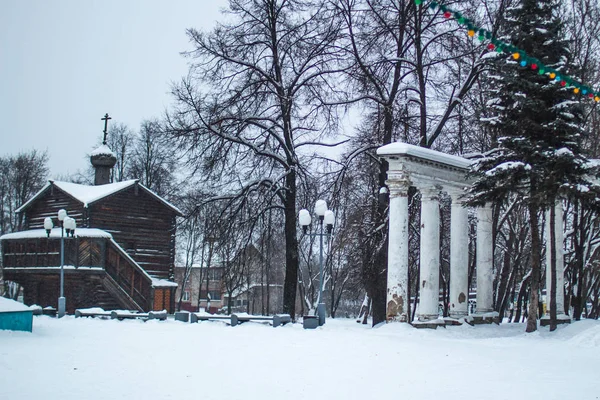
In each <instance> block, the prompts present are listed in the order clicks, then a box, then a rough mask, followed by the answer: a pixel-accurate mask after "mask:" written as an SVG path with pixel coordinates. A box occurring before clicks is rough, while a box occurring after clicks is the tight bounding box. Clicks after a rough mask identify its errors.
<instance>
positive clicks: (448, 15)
mask: <svg viewBox="0 0 600 400" xmlns="http://www.w3.org/2000/svg"><path fill="white" fill-rule="evenodd" d="M451 16H452V13H451V12H450V11H446V12H445V13H444V17H446V18H450V17H451Z"/></svg>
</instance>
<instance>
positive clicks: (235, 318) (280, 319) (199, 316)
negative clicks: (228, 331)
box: [190, 313, 292, 328]
mask: <svg viewBox="0 0 600 400" xmlns="http://www.w3.org/2000/svg"><path fill="white" fill-rule="evenodd" d="M190 316H191V319H190V321H191V323H196V322H200V321H212V320H221V321H227V320H229V323H230V324H231V326H237V325H240V324H243V323H244V322H248V321H270V322H272V324H273V328H277V327H278V326H281V325H285V324H287V323H289V322H292V318H291V317H290V316H289V315H288V314H277V315H273V316H272V317H267V316H263V315H248V314H231V316H229V315H215V314H205V313H191V315H190Z"/></svg>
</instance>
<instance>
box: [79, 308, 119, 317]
mask: <svg viewBox="0 0 600 400" xmlns="http://www.w3.org/2000/svg"><path fill="white" fill-rule="evenodd" d="M110 316H111V315H110V311H104V310H103V309H102V308H100V307H93V308H78V309H77V310H75V318H81V317H92V318H96V317H100V318H108V317H110Z"/></svg>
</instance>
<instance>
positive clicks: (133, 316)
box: [110, 310, 167, 321]
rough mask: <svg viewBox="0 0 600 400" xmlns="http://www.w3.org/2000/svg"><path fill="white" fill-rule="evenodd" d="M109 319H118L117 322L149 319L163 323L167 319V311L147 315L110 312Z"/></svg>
mask: <svg viewBox="0 0 600 400" xmlns="http://www.w3.org/2000/svg"><path fill="white" fill-rule="evenodd" d="M110 318H111V319H118V320H123V319H142V320H144V321H147V320H149V319H158V320H160V321H165V320H166V319H167V311H166V310H163V311H150V312H147V313H138V312H131V311H127V310H120V311H111V312H110Z"/></svg>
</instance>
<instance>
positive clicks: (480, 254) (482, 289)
mask: <svg viewBox="0 0 600 400" xmlns="http://www.w3.org/2000/svg"><path fill="white" fill-rule="evenodd" d="M492 223H493V222H492V207H491V205H490V204H489V203H488V204H486V205H485V206H484V207H480V208H478V209H477V308H476V314H483V313H489V312H492V311H494V306H493V304H494V303H493V297H492V296H493V286H492V285H493V276H492V271H493V266H494V254H493V246H494V244H493V238H492Z"/></svg>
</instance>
